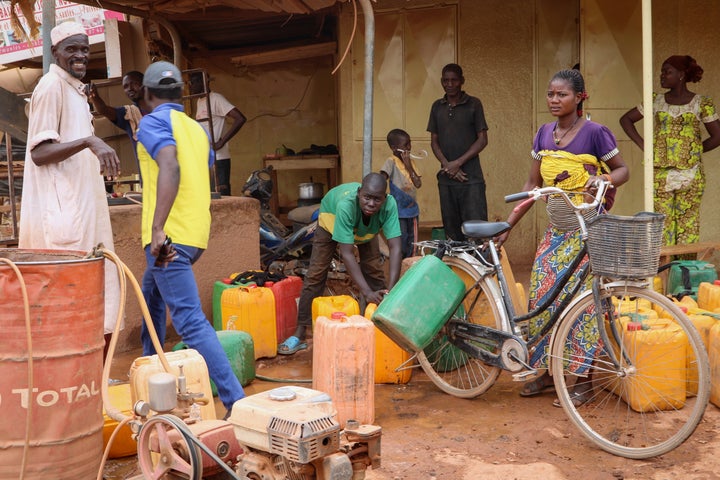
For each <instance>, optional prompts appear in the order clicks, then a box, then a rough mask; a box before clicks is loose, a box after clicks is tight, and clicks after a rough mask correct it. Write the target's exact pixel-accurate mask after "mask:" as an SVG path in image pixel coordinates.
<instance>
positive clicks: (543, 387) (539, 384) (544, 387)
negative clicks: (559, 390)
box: [520, 374, 555, 397]
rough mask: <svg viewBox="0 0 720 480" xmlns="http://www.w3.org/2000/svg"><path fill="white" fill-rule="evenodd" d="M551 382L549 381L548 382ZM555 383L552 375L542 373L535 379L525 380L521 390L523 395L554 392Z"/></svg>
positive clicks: (533, 395) (529, 395) (531, 395)
mask: <svg viewBox="0 0 720 480" xmlns="http://www.w3.org/2000/svg"><path fill="white" fill-rule="evenodd" d="M548 382H549V383H548ZM554 391H555V383H553V381H552V379H551V378H550V375H548V374H543V375H540V376H539V377H538V378H536V379H535V380H531V381H529V382H525V385H524V386H523V388H522V390H520V396H521V397H535V396H537V395H541V394H543V393H548V392H554Z"/></svg>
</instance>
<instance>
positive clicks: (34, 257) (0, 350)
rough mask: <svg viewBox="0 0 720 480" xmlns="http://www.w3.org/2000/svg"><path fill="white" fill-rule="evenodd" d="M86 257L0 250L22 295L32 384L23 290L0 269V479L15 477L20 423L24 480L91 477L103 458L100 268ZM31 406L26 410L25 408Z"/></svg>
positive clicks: (19, 453) (5, 267)
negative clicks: (27, 440)
mask: <svg viewBox="0 0 720 480" xmlns="http://www.w3.org/2000/svg"><path fill="white" fill-rule="evenodd" d="M86 254H87V252H79V251H68V250H24V249H0V258H4V259H7V260H9V261H11V262H13V263H15V265H16V267H17V268H18V269H19V271H20V273H21V275H22V277H23V281H24V284H25V288H26V291H27V295H28V300H29V307H30V332H31V339H32V342H31V343H32V358H33V368H32V370H33V372H35V374H34V376H33V384H32V391H29V389H30V385H29V384H28V359H29V355H28V341H27V331H26V325H25V309H24V302H23V296H22V287H21V285H22V283H21V281H20V279H19V278H18V276H17V275H16V273H15V271H14V270H13V269H11V268H10V267H9V266H8V265H7V264H6V263H0V303H1V304H2V308H0V325H2V335H0V379H2V381H0V399H1V401H2V403H1V405H2V417H3V420H2V421H0V478H2V479H4V480H5V479H7V480H10V479H12V480H16V479H18V478H20V465H21V463H22V461H21V459H22V456H23V448H24V444H25V432H26V429H25V419H26V418H27V417H28V415H29V416H30V419H31V424H30V449H29V451H28V462H27V464H26V468H25V474H24V478H25V480H39V479H47V478H52V479H53V480H70V479H73V480H74V479H78V478H83V479H85V478H95V477H96V475H97V472H98V469H99V468H100V460H101V459H102V429H103V417H102V398H101V395H100V382H101V380H102V352H103V316H104V313H103V312H104V311H105V297H104V285H105V263H104V260H103V258H102V257H100V258H85V256H86ZM30 406H31V408H29V407H30Z"/></svg>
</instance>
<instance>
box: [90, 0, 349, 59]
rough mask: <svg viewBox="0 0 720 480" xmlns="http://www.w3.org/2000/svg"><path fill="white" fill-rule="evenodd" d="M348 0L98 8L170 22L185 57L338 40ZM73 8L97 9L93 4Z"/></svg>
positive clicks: (166, 0) (143, 0) (127, 1)
mask: <svg viewBox="0 0 720 480" xmlns="http://www.w3.org/2000/svg"><path fill="white" fill-rule="evenodd" d="M343 1H347V0H161V1H147V0H117V1H113V2H102V7H103V8H105V9H107V10H115V11H118V12H123V13H127V14H131V15H135V16H143V17H153V16H154V17H160V18H162V19H164V20H165V21H167V22H170V23H171V24H172V25H173V26H174V27H175V28H176V29H177V31H178V32H179V34H180V36H181V37H182V41H183V53H184V54H185V55H186V56H188V57H192V56H193V55H203V56H207V55H214V54H225V53H230V54H237V53H238V52H239V53H242V52H244V51H253V50H257V49H263V50H264V49H272V48H280V47H286V46H292V45H307V44H312V43H321V42H327V41H333V40H335V37H336V23H337V22H336V13H337V10H336V7H335V5H336V4H337V3H340V2H343ZM77 3H82V4H86V5H92V6H97V1H96V0H79V1H78V2H77Z"/></svg>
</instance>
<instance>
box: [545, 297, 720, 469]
mask: <svg viewBox="0 0 720 480" xmlns="http://www.w3.org/2000/svg"><path fill="white" fill-rule="evenodd" d="M601 299H602V301H601V303H602V305H603V311H604V313H603V314H602V316H601V318H602V321H603V322H604V325H605V328H606V330H607V334H608V339H609V345H604V342H602V340H599V341H598V342H597V343H596V345H597V347H598V348H597V349H596V351H595V352H594V353H592V354H588V353H586V350H587V349H583V348H579V347H577V343H576V342H577V338H578V332H579V331H580V330H579V329H578V325H581V324H582V325H584V327H581V330H582V332H583V334H584V335H588V332H591V330H592V329H593V328H597V323H596V321H595V320H594V318H595V317H594V315H593V316H592V318H593V320H591V321H587V319H588V317H589V316H590V315H588V312H594V311H595V303H594V300H593V295H592V294H591V293H589V294H586V295H585V297H584V298H582V299H581V300H580V301H579V302H578V303H577V304H575V305H574V306H573V307H571V310H570V311H569V312H568V313H567V314H566V315H563V319H562V321H561V322H562V323H561V324H560V325H559V326H558V330H557V332H556V334H555V338H554V342H553V344H552V354H551V355H552V358H551V367H552V373H553V378H554V381H555V388H556V391H557V393H558V398H559V400H560V403H561V404H562V406H563V408H564V409H565V412H566V413H567V414H568V416H569V417H570V420H571V421H572V422H573V423H574V424H575V425H576V426H577V427H578V428H579V429H580V430H581V431H582V432H583V434H584V435H585V436H586V437H587V438H589V439H590V440H591V441H592V442H593V443H595V444H596V445H598V446H599V447H600V448H602V449H603V450H605V451H607V452H610V453H612V454H614V455H618V456H621V457H626V458H636V459H640V458H649V457H654V456H657V455H661V454H664V453H667V452H669V451H670V450H672V449H674V448H675V447H677V446H678V445H680V444H681V443H683V442H684V441H685V440H686V439H687V438H688V437H689V436H690V435H691V434H692V432H693V431H694V430H695V427H696V426H697V425H698V423H699V422H700V420H701V419H702V416H703V413H704V412H705V407H706V406H707V402H708V398H709V394H710V369H709V362H708V356H707V352H706V349H705V346H704V345H703V342H702V339H701V337H700V335H699V334H698V332H697V330H696V329H695V327H694V326H693V324H692V322H691V321H690V320H689V319H688V318H687V317H686V316H685V315H684V314H683V313H682V312H681V311H680V310H679V309H678V308H677V307H676V306H675V305H674V304H673V302H672V301H671V300H669V299H668V298H666V297H664V296H662V295H660V294H658V293H656V292H654V291H652V290H649V289H646V288H640V287H635V286H630V285H620V284H617V285H613V286H609V287H605V288H604V289H602V291H601ZM657 311H661V315H662V316H660V317H659V316H658V315H657ZM611 313H612V316H613V318H615V321H614V322H615V324H616V325H617V329H616V330H615V332H613V331H612V329H611V328H610V324H611V320H610V318H611V315H610V314H611ZM578 321H580V322H581V323H578ZM582 322H584V323H582ZM630 322H634V323H632V324H630V325H628V324H629V323H630ZM638 322H640V324H642V325H644V326H642V327H641V326H640V325H639V324H638ZM590 335H592V334H591V333H590ZM595 338H597V336H596V337H595ZM569 345H575V348H569V347H568V346H569ZM611 350H612V352H613V353H614V356H615V357H616V359H617V361H618V363H619V365H618V366H616V365H614V363H613V362H612V360H611V356H610V355H609V352H610V351H611Z"/></svg>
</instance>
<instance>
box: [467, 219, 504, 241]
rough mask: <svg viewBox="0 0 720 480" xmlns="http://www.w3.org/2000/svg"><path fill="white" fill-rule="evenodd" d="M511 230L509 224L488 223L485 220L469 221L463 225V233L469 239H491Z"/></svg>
mask: <svg viewBox="0 0 720 480" xmlns="http://www.w3.org/2000/svg"><path fill="white" fill-rule="evenodd" d="M508 230H510V224H509V223H507V222H486V221H485V220H468V221H467V222H463V224H462V232H463V234H464V235H465V236H466V237H468V238H476V239H481V240H485V239H489V238H492V237H495V236H497V235H500V234H501V233H504V232H507V231H508Z"/></svg>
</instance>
